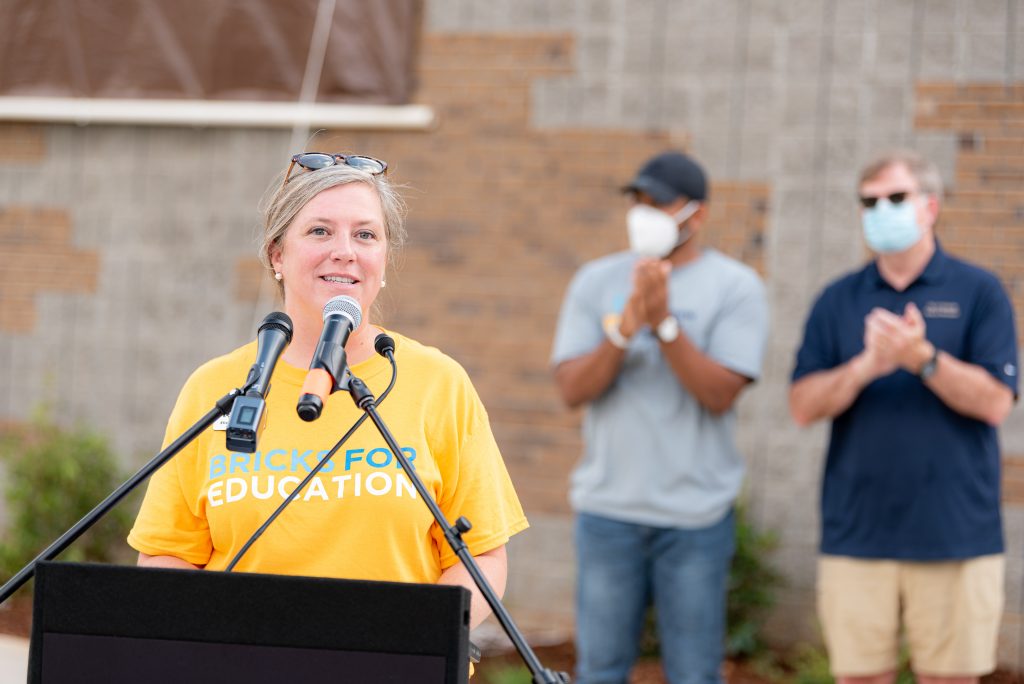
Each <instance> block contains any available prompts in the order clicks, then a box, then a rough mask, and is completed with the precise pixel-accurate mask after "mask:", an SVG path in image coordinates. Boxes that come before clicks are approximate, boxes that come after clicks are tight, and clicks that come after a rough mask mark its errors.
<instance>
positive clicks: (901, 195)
mask: <svg viewBox="0 0 1024 684" xmlns="http://www.w3.org/2000/svg"><path fill="white" fill-rule="evenodd" d="M912 194H914V193H913V192H911V191H910V190H904V191H903V192H894V193H892V194H891V195H888V196H883V197H885V199H887V200H889V201H890V202H892V203H893V204H901V203H902V202H903V200H905V199H907V198H908V197H910V196H911V195H912ZM880 199H882V197H868V196H866V195H861V196H860V203H861V204H863V205H864V208H865V209H872V208H874V206H875V205H876V204H878V200H880Z"/></svg>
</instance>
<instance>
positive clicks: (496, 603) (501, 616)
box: [348, 347, 570, 684]
mask: <svg viewBox="0 0 1024 684" xmlns="http://www.w3.org/2000/svg"><path fill="white" fill-rule="evenodd" d="M385 353H386V354H387V357H388V360H389V361H390V362H391V366H392V368H393V369H396V370H395V371H394V372H395V373H397V365H396V363H395V355H394V348H393V347H392V348H390V349H386V350H385ZM348 392H349V394H350V395H351V396H352V400H353V401H354V402H355V403H356V406H358V407H359V408H360V409H362V410H363V411H365V412H366V415H368V416H369V417H370V420H372V421H373V424H374V425H375V426H376V427H377V431H378V432H379V433H380V435H381V437H383V438H384V441H385V442H386V443H387V445H388V448H390V449H391V453H393V454H394V455H395V458H397V459H398V462H399V464H401V466H402V471H403V472H404V473H405V475H406V477H408V478H409V481H410V482H412V485H413V487H415V489H416V491H417V492H419V495H420V498H421V499H422V500H423V503H424V504H426V506H427V508H429V509H430V513H431V514H432V515H433V516H434V520H436V521H437V524H438V525H440V526H441V529H442V530H443V531H444V538H445V539H446V540H447V541H448V545H449V546H451V548H452V551H454V552H455V555H456V556H458V558H459V560H460V561H462V564H463V566H465V568H466V570H467V571H468V572H469V575H470V577H472V578H473V583H474V584H476V586H477V587H478V588H479V589H480V592H481V593H482V594H483V596H484V598H485V599H486V600H487V604H488V605H489V606H490V607H491V610H492V611H494V616H495V617H496V618H497V619H498V622H500V623H501V627H502V629H504V630H505V633H506V634H507V635H508V637H509V639H511V640H512V644H513V645H514V646H515V647H516V651H518V652H519V656H520V657H521V658H522V659H523V662H524V663H526V666H527V667H528V668H529V669H530V672H531V673H532V674H533V682H534V683H535V684H568V682H569V681H570V680H569V675H567V674H566V673H564V672H553V671H552V670H549V669H547V668H545V667H544V666H543V665H542V664H541V662H540V660H539V659H538V658H537V655H536V654H535V653H534V652H533V649H531V648H530V645H529V644H528V643H526V638H525V637H524V636H523V633H522V632H520V631H519V628H518V627H516V624H515V623H514V622H513V621H512V616H511V615H509V613H508V610H506V609H505V606H504V604H503V603H502V602H501V599H500V598H498V595H497V594H496V593H495V591H494V589H493V588H492V587H491V585H490V583H489V582H488V581H487V578H486V577H485V576H484V574H483V572H481V570H480V566H479V565H477V562H476V559H474V558H473V555H472V554H471V553H470V552H469V548H468V547H467V546H466V542H464V541H463V540H462V535H463V534H464V533H465V532H468V531H469V530H470V529H472V527H473V526H472V524H470V522H469V520H467V519H466V518H465V517H464V516H459V519H458V520H456V521H455V525H449V524H448V521H447V520H446V519H445V517H444V512H443V511H442V510H441V508H440V507H439V506H438V505H437V502H436V501H434V498H433V497H432V496H431V495H430V492H428V491H427V488H426V486H425V485H424V484H423V481H422V480H421V479H420V477H419V475H417V474H416V471H415V470H414V469H413V467H412V465H411V464H410V463H409V459H408V458H406V456H405V454H404V453H402V449H401V447H399V446H398V442H396V441H395V437H394V435H392V434H391V431H390V430H389V429H388V426H387V425H386V424H385V423H384V419H383V418H381V417H380V414H379V413H378V412H377V406H376V399H374V396H373V393H372V392H371V391H370V388H369V387H367V386H366V383H364V382H363V381H362V380H360V379H359V378H357V377H355V376H354V375H351V374H349V377H348Z"/></svg>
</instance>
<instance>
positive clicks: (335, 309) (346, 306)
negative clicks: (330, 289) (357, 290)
mask: <svg viewBox="0 0 1024 684" xmlns="http://www.w3.org/2000/svg"><path fill="white" fill-rule="evenodd" d="M335 313H340V314H342V315H344V316H347V317H349V318H351V319H352V330H355V329H356V328H358V327H359V324H360V323H362V321H363V312H362V311H361V310H360V309H359V302H357V301H356V300H355V299H353V298H352V297H349V296H348V295H338V296H337V297H334V298H332V299H331V300H330V301H329V302H327V303H326V304H324V320H325V321H326V320H327V317H328V316H330V315H331V314H335Z"/></svg>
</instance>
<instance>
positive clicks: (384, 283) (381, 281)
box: [380, 278, 388, 287]
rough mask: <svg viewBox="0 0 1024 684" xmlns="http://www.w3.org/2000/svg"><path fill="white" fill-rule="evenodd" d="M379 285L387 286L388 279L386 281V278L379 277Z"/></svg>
mask: <svg viewBox="0 0 1024 684" xmlns="http://www.w3.org/2000/svg"><path fill="white" fill-rule="evenodd" d="M380 286H381V287H387V286H388V281H387V279H386V278H381V279H380Z"/></svg>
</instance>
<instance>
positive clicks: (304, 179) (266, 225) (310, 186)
mask: <svg viewBox="0 0 1024 684" xmlns="http://www.w3.org/2000/svg"><path fill="white" fill-rule="evenodd" d="M282 178H283V175H281V176H278V177H277V179H275V181H274V186H272V187H271V188H270V189H269V190H268V192H267V196H266V197H265V198H264V200H263V202H261V203H260V213H261V214H262V215H263V238H262V241H261V244H260V249H259V257H260V263H261V264H263V266H264V267H265V268H266V269H267V271H268V273H269V274H270V275H271V277H272V276H273V273H274V267H273V265H272V264H271V263H270V252H271V249H272V248H273V247H275V246H279V245H280V244H281V240H283V239H284V234H285V233H286V232H287V230H288V226H290V225H291V223H292V221H293V220H295V216H296V215H297V214H298V213H299V212H300V211H302V208H303V207H304V206H306V205H307V204H308V203H309V202H310V200H312V199H313V198H314V197H316V196H317V195H319V194H320V193H321V192H323V191H324V190H330V189H331V188H335V187H338V186H339V185H348V184H349V183H364V184H366V185H368V186H370V187H371V188H373V189H374V190H375V191H376V192H377V197H378V198H379V199H380V207H381V213H383V215H384V235H385V237H386V238H387V241H388V263H389V264H391V265H394V263H395V259H396V258H397V256H398V253H399V252H400V251H401V249H402V246H403V245H404V244H405V238H406V232H405V202H404V201H403V200H402V197H401V195H399V194H398V191H397V190H396V189H395V187H394V186H393V185H391V183H390V181H388V179H387V178H386V177H385V176H384V174H377V175H376V176H374V175H372V174H369V173H367V172H366V171H362V170H360V169H357V168H354V167H351V166H347V165H345V164H338V165H336V166H329V167H327V168H325V169H318V170H316V171H307V172H305V173H299V174H298V175H296V174H294V173H293V175H292V177H291V180H289V181H288V183H287V184H285V185H281V180H282ZM274 282H275V283H276V284H277V287H278V290H279V292H280V293H281V295H282V296H284V285H283V284H282V283H281V282H280V281H277V280H275V281H274Z"/></svg>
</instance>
